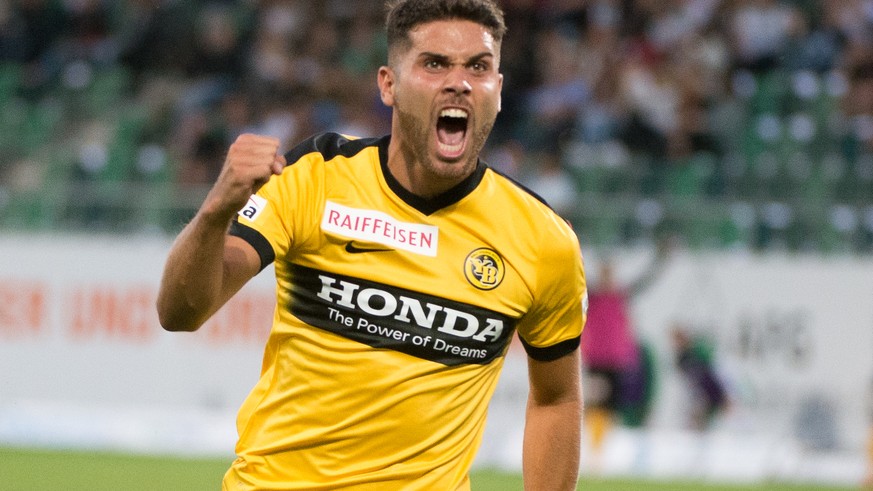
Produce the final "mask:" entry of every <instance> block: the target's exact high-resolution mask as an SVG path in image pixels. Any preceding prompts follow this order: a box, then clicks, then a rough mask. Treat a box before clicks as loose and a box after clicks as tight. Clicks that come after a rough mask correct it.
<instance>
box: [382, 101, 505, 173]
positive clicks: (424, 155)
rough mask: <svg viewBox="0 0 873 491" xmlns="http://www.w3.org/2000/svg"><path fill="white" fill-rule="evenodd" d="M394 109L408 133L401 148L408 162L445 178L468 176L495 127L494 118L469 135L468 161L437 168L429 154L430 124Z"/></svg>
mask: <svg viewBox="0 0 873 491" xmlns="http://www.w3.org/2000/svg"><path fill="white" fill-rule="evenodd" d="M394 111H395V112H396V113H397V117H398V123H399V125H400V128H402V130H403V131H404V132H405V134H406V135H407V138H406V140H405V141H404V143H403V147H402V149H401V151H402V152H403V155H404V157H405V159H406V161H407V164H408V165H412V164H414V163H417V164H419V165H421V166H423V167H424V168H425V169H427V171H428V172H430V173H433V174H435V175H438V176H440V177H441V178H444V179H457V178H460V177H466V176H467V175H469V174H470V173H471V172H472V170H473V169H475V168H476V164H477V163H478V161H479V152H481V151H482V148H483V147H484V146H485V141H486V140H487V139H488V136H489V135H490V134H491V130H492V128H493V127H494V120H491V121H489V122H488V123H487V124H485V125H483V126H481V127H479V128H477V129H475V130H474V132H473V133H472V134H471V135H468V138H469V141H468V142H467V144H468V145H469V148H468V155H469V157H467V158H468V160H467V161H466V162H454V163H447V164H446V165H445V166H443V167H442V168H441V169H437V168H436V167H435V166H434V165H433V164H432V163H431V161H430V156H429V154H428V143H429V141H430V138H431V134H430V129H431V128H430V125H428V124H422V122H421V120H420V119H419V118H417V117H415V116H414V115H413V114H411V113H408V112H406V111H403V110H402V109H401V108H399V107H397V106H395V107H394ZM468 131H470V128H468ZM447 168H450V169H452V172H450V173H448V174H447V173H446V171H445V169H447Z"/></svg>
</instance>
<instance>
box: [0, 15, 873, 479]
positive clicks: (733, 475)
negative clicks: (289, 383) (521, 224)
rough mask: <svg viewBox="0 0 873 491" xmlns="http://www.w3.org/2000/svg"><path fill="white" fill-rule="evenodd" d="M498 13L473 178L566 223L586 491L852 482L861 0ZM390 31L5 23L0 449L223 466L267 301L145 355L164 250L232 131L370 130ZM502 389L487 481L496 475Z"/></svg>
mask: <svg viewBox="0 0 873 491" xmlns="http://www.w3.org/2000/svg"><path fill="white" fill-rule="evenodd" d="M500 3H501V5H502V6H503V7H504V9H505V11H506V16H507V19H506V20H507V23H508V26H509V33H508V35H507V37H506V39H505V41H504V44H503V58H502V63H501V69H502V72H503V73H504V76H505V80H504V91H503V110H502V112H501V114H500V116H499V118H498V121H497V124H496V126H495V129H494V133H493V135H492V138H491V139H490V140H489V144H488V146H487V148H486V150H485V155H484V158H485V160H486V161H487V162H489V164H490V165H492V166H493V167H495V168H497V169H499V170H501V171H503V172H505V173H507V174H509V175H510V176H512V177H514V178H516V179H517V180H519V181H520V182H522V183H523V184H525V185H526V186H528V187H529V188H531V189H532V190H534V191H535V192H537V193H538V194H540V195H541V196H543V197H544V198H545V199H546V200H547V201H548V202H549V203H550V204H551V205H552V206H553V208H555V209H556V211H558V212H559V213H561V214H562V215H563V216H564V217H565V218H567V219H568V220H569V221H570V222H571V223H572V224H573V226H574V229H575V230H576V231H577V233H578V235H579V238H580V241H581V243H582V248H583V253H584V254H585V259H586V269H587V273H588V278H589V283H590V286H591V289H592V293H597V301H598V302H602V303H597V304H596V305H595V299H594V298H592V309H593V313H592V318H591V321H590V322H589V326H588V328H586V333H587V334H586V338H584V339H583V348H585V351H584V352H585V355H586V360H585V361H586V367H585V375H586V388H587V389H586V391H587V397H588V398H589V401H588V402H589V407H590V408H592V410H591V411H590V412H589V416H587V417H588V418H589V420H588V421H587V423H586V428H587V429H588V430H589V432H588V433H587V434H586V449H585V452H586V454H585V457H586V458H585V459H583V460H584V463H583V467H584V471H585V472H587V473H591V474H599V473H603V474H610V473H611V474H640V475H649V476H659V475H688V476H696V477H700V476H704V477H712V478H714V479H742V480H762V479H783V480H810V481H813V480H814V481H824V482H837V483H847V484H853V485H854V484H858V483H861V482H862V481H863V480H864V479H865V476H866V475H867V473H868V472H869V469H870V461H871V460H873V456H869V454H868V452H873V450H869V451H868V450H867V449H868V447H869V445H870V441H871V436H868V435H871V428H873V402H871V397H873V302H871V301H870V292H871V291H873V254H871V253H873V1H870V0H835V1H825V0H793V1H788V0H503V1H501V2H500ZM382 22H383V6H382V2H381V1H377V0H358V1H355V2H350V1H344V0H323V1H295V0H235V1H234V0H211V1H181V0H122V1H109V0H2V1H0V369H2V370H0V371H2V372H3V374H2V375H0V444H4V443H5V444H10V445H34V444H36V445H60V446H85V447H89V446H90V447H100V446H103V447H106V446H108V447H111V448H120V449H127V450H131V449H133V450H167V449H175V451H179V449H184V451H188V452H193V453H198V452H205V453H210V452H213V453H214V452H219V453H221V452H225V453H228V452H230V449H231V448H232V443H233V436H234V429H233V426H232V421H233V418H234V416H233V415H234V413H235V411H236V409H237V407H238V405H239V403H240V402H241V400H242V397H244V395H245V393H246V392H247V390H248V389H249V388H250V386H251V384H253V383H254V379H255V377H256V376H257V369H258V367H259V363H260V355H261V349H262V342H263V339H264V338H265V335H266V332H265V330H266V329H268V322H269V318H270V313H269V310H270V308H271V306H270V302H271V301H272V292H271V288H272V286H271V282H270V278H269V274H268V273H265V274H262V275H261V276H259V278H258V279H257V281H255V282H254V283H253V284H252V285H250V288H249V289H248V290H246V293H244V294H243V295H242V296H241V298H240V299H238V300H237V302H236V303H235V304H231V305H230V306H229V307H228V308H227V309H225V310H224V311H222V313H220V314H219V315H218V316H217V317H216V319H213V321H212V323H211V325H210V326H207V328H206V329H204V330H203V331H202V332H199V333H197V334H192V335H190V336H189V335H175V336H167V335H165V334H164V333H162V332H160V328H159V327H158V325H157V322H156V319H155V316H154V314H153V312H152V310H153V309H152V305H153V300H154V295H155V289H156V284H157V281H158V278H159V274H160V269H161V267H162V264H163V257H164V254H165V253H166V250H167V248H168V247H169V243H170V241H171V240H172V238H173V237H174V235H175V234H176V233H177V232H178V231H179V230H180V229H181V227H182V226H183V225H184V223H185V222H186V221H187V220H188V219H189V218H190V217H191V216H193V214H194V212H195V211H196V209H197V207H198V206H199V204H200V202H201V200H202V199H203V197H204V196H205V193H206V192H207V190H208V189H209V187H210V184H211V183H212V181H213V180H214V179H215V177H216V176H217V173H218V171H219V169H220V167H221V165H222V163H223V159H224V154H225V152H226V149H227V147H228V146H229V145H230V143H231V142H232V141H233V140H234V139H235V138H236V136H237V135H238V134H240V133H242V132H255V133H262V134H269V135H272V136H275V137H277V138H279V139H281V141H282V142H284V148H285V149H288V148H290V147H291V146H293V145H294V144H295V143H296V142H297V141H299V140H301V139H303V138H306V137H307V136H309V135H312V134H313V133H316V132H320V131H338V132H342V133H346V134H351V135H358V136H378V135H382V134H385V133H387V132H388V129H389V124H390V111H389V110H388V109H387V108H385V107H383V106H382V104H381V102H380V100H379V97H378V92H377V90H376V86H375V73H376V70H377V68H378V67H379V66H380V65H381V64H383V62H384V60H385V39H384V36H383V34H382ZM594 312H596V314H595V313H594ZM599 326H604V327H600V328H598V327H599ZM602 346H607V347H609V348H604V349H598V347H602ZM519 367H521V368H519ZM520 369H523V357H522V356H521V355H520V354H519V353H518V352H517V351H516V350H513V351H512V352H510V354H509V356H508V359H507V369H506V374H505V376H504V377H503V379H502V381H501V384H502V385H501V388H500V389H499V391H498V394H497V395H496V397H495V405H497V404H499V405H501V406H502V408H501V409H499V410H496V411H494V412H495V413H497V414H501V415H503V416H494V418H493V419H492V421H493V423H490V426H489V431H488V435H486V436H487V438H486V442H485V443H484V445H483V451H482V454H481V462H482V463H483V464H494V465H500V466H506V467H508V468H515V467H516V466H517V464H518V462H519V458H520V457H519V456H518V455H516V454H515V453H513V452H512V451H511V450H507V448H520V447H518V445H515V443H513V445H506V444H507V442H515V441H516V440H517V438H519V435H520V433H519V432H518V431H508V430H507V429H506V428H513V427H516V428H517V427H518V421H520V420H519V419H518V418H517V416H519V414H520V413H519V412H518V411H523V399H524V391H525V390H526V385H525V381H524V374H523V373H521V372H520V371H519V370H520ZM501 418H503V419H501ZM495 427H496V428H500V430H498V429H495ZM507 452H508V453H507Z"/></svg>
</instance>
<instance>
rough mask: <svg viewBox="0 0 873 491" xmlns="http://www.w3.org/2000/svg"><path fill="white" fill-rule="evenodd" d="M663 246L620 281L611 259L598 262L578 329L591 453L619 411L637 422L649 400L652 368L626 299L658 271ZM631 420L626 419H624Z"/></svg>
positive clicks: (641, 420) (641, 419) (600, 444)
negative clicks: (582, 326)
mask: <svg viewBox="0 0 873 491" xmlns="http://www.w3.org/2000/svg"><path fill="white" fill-rule="evenodd" d="M666 255H667V247H666V246H665V245H664V246H660V247H658V250H657V252H656V254H655V257H654V258H653V259H652V261H651V262H650V263H649V265H648V266H647V267H646V268H645V269H644V271H643V272H642V274H640V275H639V276H638V277H637V278H636V279H635V280H633V281H632V282H630V283H629V284H627V285H621V284H620V283H619V281H618V278H617V277H616V272H615V264H614V263H613V260H612V259H608V258H607V259H605V260H603V261H602V262H601V264H600V269H599V271H598V275H597V277H596V279H595V280H596V282H595V284H594V285H593V287H592V288H590V289H589V293H588V322H587V324H586V328H585V330H584V331H583V332H582V341H581V343H582V360H583V363H584V367H585V370H586V375H587V380H586V394H585V396H586V421H587V428H588V431H589V432H590V442H591V447H592V450H593V451H594V453H595V454H599V453H600V452H601V451H602V447H603V444H604V440H605V438H606V435H607V434H608V433H609V431H610V429H611V428H612V426H613V425H614V424H615V422H616V419H617V417H618V416H621V415H633V417H632V418H629V419H631V420H633V423H634V424H635V425H642V424H643V423H644V422H645V419H646V416H647V413H648V404H649V402H650V401H651V389H652V382H653V381H652V373H651V371H650V370H649V369H648V367H649V365H648V364H647V358H646V354H647V353H646V351H645V350H644V349H643V347H642V346H641V343H640V341H639V340H638V338H637V334H636V332H635V329H634V323H633V317H632V313H631V302H632V301H633V299H634V297H635V296H637V295H639V294H640V293H642V292H643V291H644V290H645V289H646V288H647V287H648V286H649V285H651V283H652V282H653V281H654V279H655V278H656V277H657V275H658V273H659V272H660V271H661V269H662V268H663V265H664V262H665V261H664V260H665V258H666ZM629 422H630V421H629Z"/></svg>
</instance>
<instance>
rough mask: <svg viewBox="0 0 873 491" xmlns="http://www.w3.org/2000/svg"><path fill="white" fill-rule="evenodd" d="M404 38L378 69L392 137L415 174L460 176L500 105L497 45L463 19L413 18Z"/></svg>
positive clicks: (469, 165)
mask: <svg viewBox="0 0 873 491" xmlns="http://www.w3.org/2000/svg"><path fill="white" fill-rule="evenodd" d="M410 39H411V41H412V46H411V48H410V49H408V50H406V51H401V52H398V53H394V54H393V56H392V60H391V61H392V63H391V67H390V68H389V67H382V68H381V69H380V70H379V87H380V90H381V95H382V101H383V102H384V103H385V104H386V105H388V106H391V107H393V109H394V120H393V123H392V140H394V139H398V142H397V143H399V148H400V149H401V152H402V154H403V156H404V159H405V161H406V164H407V166H408V167H409V168H410V170H411V171H412V172H413V173H414V174H416V175H417V176H419V177H423V178H429V179H437V180H439V181H442V182H445V183H451V182H457V181H460V180H461V179H463V178H465V177H466V176H468V175H469V174H470V173H471V172H472V171H473V170H474V169H475V166H476V162H477V159H478V156H479V151H480V150H481V149H482V147H483V146H484V144H485V140H486V139H487V137H488V134H489V133H490V132H491V128H492V127H493V126H494V120H495V119H496V117H497V113H498V112H499V111H500V89H501V86H502V84H503V76H502V75H501V74H500V73H499V72H498V66H499V61H500V59H499V57H500V53H499V49H500V47H499V45H498V44H497V43H496V42H495V40H494V38H493V37H492V35H491V33H490V32H489V31H488V29H487V28H485V27H483V26H481V25H479V24H477V23H475V22H471V21H466V20H444V21H435V22H429V23H426V24H421V25H419V26H417V27H416V28H415V29H414V30H413V31H412V32H411V33H410ZM415 166H417V167H418V168H417V169H412V168H413V167H415ZM412 178H413V180H414V179H415V176H413V177H412Z"/></svg>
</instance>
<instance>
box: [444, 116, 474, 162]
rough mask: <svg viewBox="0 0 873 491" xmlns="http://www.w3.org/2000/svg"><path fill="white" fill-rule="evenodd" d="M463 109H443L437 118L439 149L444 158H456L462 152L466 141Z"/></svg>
mask: <svg viewBox="0 0 873 491" xmlns="http://www.w3.org/2000/svg"><path fill="white" fill-rule="evenodd" d="M468 117H469V115H468V114H467V111H465V110H464V109H458V108H451V109H443V110H442V111H441V112H440V116H439V118H438V119H437V141H438V142H439V151H440V153H441V154H442V155H443V156H444V157H446V158H457V157H460V156H461V154H462V153H464V147H465V144H466V142H467V138H466V137H467V120H468Z"/></svg>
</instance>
